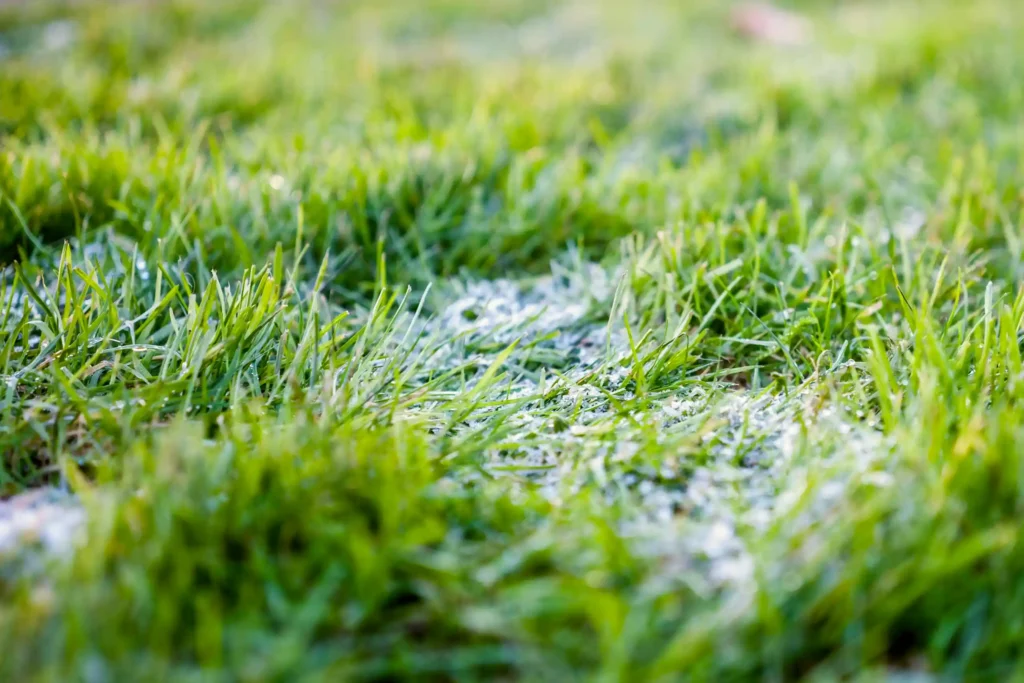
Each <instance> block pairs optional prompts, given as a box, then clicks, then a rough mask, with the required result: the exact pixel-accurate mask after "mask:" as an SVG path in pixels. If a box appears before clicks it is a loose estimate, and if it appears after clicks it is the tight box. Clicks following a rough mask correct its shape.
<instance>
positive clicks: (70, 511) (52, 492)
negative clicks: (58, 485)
mask: <svg viewBox="0 0 1024 683" xmlns="http://www.w3.org/2000/svg"><path fill="white" fill-rule="evenodd" d="M84 521H85V513H84V512H83V510H82V508H81V506H80V505H79V504H78V503H77V502H76V501H75V500H74V499H73V498H72V497H71V496H69V495H68V494H66V493H63V492H61V491H59V490H57V489H52V488H47V489H37V490H34V491H29V492H27V493H22V494H20V495H18V496H15V497H13V498H11V499H9V500H6V501H0V557H3V556H6V555H10V554H13V553H15V552H18V553H21V552H23V551H26V550H29V549H39V550H42V551H43V552H44V553H47V554H52V555H63V554H66V553H68V552H70V551H71V550H72V549H73V547H74V542H75V538H76V536H77V534H78V532H79V531H80V530H81V528H82V525H83V523H84Z"/></svg>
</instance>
